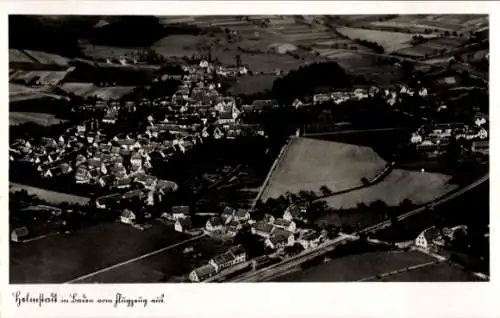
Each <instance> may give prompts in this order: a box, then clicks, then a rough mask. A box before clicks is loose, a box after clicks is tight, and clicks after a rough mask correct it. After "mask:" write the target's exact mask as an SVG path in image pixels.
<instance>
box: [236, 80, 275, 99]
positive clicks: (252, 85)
mask: <svg viewBox="0 0 500 318" xmlns="http://www.w3.org/2000/svg"><path fill="white" fill-rule="evenodd" d="M276 78H277V76H275V75H248V76H244V77H238V79H237V81H236V83H234V84H233V85H232V86H231V87H230V88H229V93H230V94H231V95H240V94H255V93H259V92H264V91H266V90H270V89H271V88H272V87H273V82H274V80H275V79H276Z"/></svg>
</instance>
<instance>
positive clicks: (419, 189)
mask: <svg viewBox="0 0 500 318" xmlns="http://www.w3.org/2000/svg"><path fill="white" fill-rule="evenodd" d="M450 179H451V177H450V176H448V175H444V174H439V173H428V172H418V171H409V170H402V169H395V170H393V171H392V172H391V173H390V174H389V175H388V176H387V177H386V178H385V179H384V180H383V181H382V182H380V183H378V184H375V185H373V186H370V187H367V188H363V189H360V190H356V191H352V192H348V193H344V194H341V195H336V196H333V197H330V198H327V199H326V201H327V202H328V204H329V205H330V206H331V207H333V208H335V209H341V208H344V209H349V208H354V207H356V205H357V204H358V203H365V204H370V203H372V202H374V201H377V200H381V201H383V202H385V203H386V204H387V205H389V206H396V205H398V204H399V203H401V202H402V201H403V200H404V199H409V200H411V201H412V202H413V203H415V204H423V203H426V202H429V201H432V200H434V199H436V198H438V197H440V196H442V195H444V194H445V193H447V192H449V191H452V190H454V189H456V188H457V186H456V185H454V184H450V183H448V182H449V180H450Z"/></svg>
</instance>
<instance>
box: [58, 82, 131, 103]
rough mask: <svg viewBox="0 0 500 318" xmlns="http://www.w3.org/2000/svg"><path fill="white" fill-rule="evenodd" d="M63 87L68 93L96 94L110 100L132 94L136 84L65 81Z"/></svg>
mask: <svg viewBox="0 0 500 318" xmlns="http://www.w3.org/2000/svg"><path fill="white" fill-rule="evenodd" d="M61 89H62V90H64V91H65V92H67V93H73V94H75V95H78V96H83V97H90V96H95V97H97V98H101V99H104V100H109V99H120V98H121V97H123V96H125V95H127V94H130V93H131V92H132V91H133V90H134V89H135V86H111V87H97V86H95V85H94V84H92V83H64V84H63V85H61Z"/></svg>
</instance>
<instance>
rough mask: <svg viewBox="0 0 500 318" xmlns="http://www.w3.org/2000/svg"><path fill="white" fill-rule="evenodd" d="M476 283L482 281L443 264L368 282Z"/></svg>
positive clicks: (447, 264) (452, 266) (459, 269)
mask: <svg viewBox="0 0 500 318" xmlns="http://www.w3.org/2000/svg"><path fill="white" fill-rule="evenodd" d="M376 281H378V282H425V281H427V282H475V281H482V280H481V279H480V278H478V277H476V276H474V275H473V274H471V273H470V272H467V271H465V270H463V269H461V268H458V267H456V266H454V265H452V264H449V263H441V264H435V265H430V266H426V267H423V268H419V269H415V270H412V271H408V272H403V273H399V274H395V275H391V276H388V277H384V278H380V279H373V280H367V282H376Z"/></svg>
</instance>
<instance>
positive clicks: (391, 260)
mask: <svg viewBox="0 0 500 318" xmlns="http://www.w3.org/2000/svg"><path fill="white" fill-rule="evenodd" d="M434 260H435V259H434V258H432V257H431V256H428V255H426V254H423V253H420V252H391V251H377V252H369V253H364V254H361V255H349V256H345V257H338V258H334V259H332V260H330V261H329V262H328V263H322V264H320V265H317V266H314V267H311V268H308V269H306V270H303V271H300V272H296V273H292V274H289V275H286V276H283V277H279V278H277V279H276V281H280V282H340V281H343V282H346V281H347V282H353V281H358V280H361V279H365V278H368V277H371V276H374V275H377V274H382V273H387V272H391V271H393V270H397V269H401V268H405V267H408V266H412V265H418V264H423V263H427V262H431V261H434ZM421 280H424V281H429V280H432V278H427V277H421Z"/></svg>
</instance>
